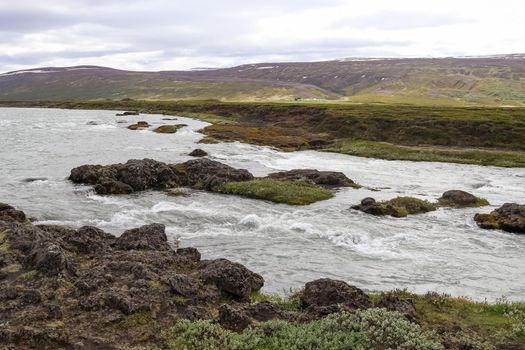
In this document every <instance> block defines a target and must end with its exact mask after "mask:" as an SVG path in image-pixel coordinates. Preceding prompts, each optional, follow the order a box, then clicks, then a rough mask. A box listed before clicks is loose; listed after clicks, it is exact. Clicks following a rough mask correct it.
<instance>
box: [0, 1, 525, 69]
mask: <svg viewBox="0 0 525 350" xmlns="http://www.w3.org/2000/svg"><path fill="white" fill-rule="evenodd" d="M524 13H525V2H524V1H523V0H498V1H492V0H476V1H474V0H472V1H471V0H435V1H434V0H433V1H429V0H419V1H414V0H396V1H391V0H365V1H363V0H359V1H354V0H317V1H314V0H171V1H168V0H138V1H131V0H67V1H66V0H46V1H33V0H31V1H29V0H16V1H13V0H0V72H6V71H10V70H16V69H25V68H32V67H41V66H71V65H80V64H94V65H103V66H110V67H114V68H122V69H138V70H139V69H140V70H174V69H189V68H194V67H223V66H232V65H236V64H242V63H254V62H275V61H313V60H325V59H334V58H343V57H413V56H418V57H440V56H460V55H488V54H502V53H522V52H525V38H524V33H525V21H524V20H523V14H524Z"/></svg>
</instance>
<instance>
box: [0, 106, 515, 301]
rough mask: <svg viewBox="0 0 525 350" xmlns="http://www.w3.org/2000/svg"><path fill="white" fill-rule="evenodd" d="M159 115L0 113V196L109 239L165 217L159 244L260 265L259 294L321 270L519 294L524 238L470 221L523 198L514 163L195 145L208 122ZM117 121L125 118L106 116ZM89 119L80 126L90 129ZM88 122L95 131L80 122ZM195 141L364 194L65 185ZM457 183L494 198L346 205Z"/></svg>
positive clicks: (360, 279) (260, 167)
mask: <svg viewBox="0 0 525 350" xmlns="http://www.w3.org/2000/svg"><path fill="white" fill-rule="evenodd" d="M163 118H166V116H161V115H140V116H126V117H116V116H115V111H82V110H56V109H15V108H0V127H1V130H2V136H1V138H0V164H1V167H0V202H5V203H9V204H11V205H13V206H16V207H18V208H20V209H21V210H24V211H25V212H26V214H28V215H29V216H30V217H33V218H35V219H36V220H37V221H38V223H42V224H64V225H70V226H73V227H79V226H83V225H94V226H98V227H100V228H102V229H104V230H106V231H108V232H111V233H114V234H116V235H119V234H120V233H122V232H123V231H124V230H126V229H129V228H133V227H137V226H140V225H143V224H148V223H153V222H158V223H162V224H165V225H166V227H167V233H168V236H169V238H170V239H171V240H174V241H175V240H180V245H181V246H193V247H197V248H198V249H199V250H200V251H201V253H202V255H203V258H218V257H224V258H228V259H230V260H233V261H237V262H240V263H242V264H244V265H246V266H247V267H249V268H250V269H252V270H253V271H256V272H258V273H260V274H261V275H262V276H263V277H264V278H265V280H266V283H265V288H264V290H265V291H266V292H272V293H279V294H283V293H285V291H286V290H288V289H289V288H298V287H301V286H302V285H303V284H304V283H305V282H307V281H310V280H313V279H316V278H320V277H330V278H336V279H343V280H345V281H347V282H348V283H350V284H353V285H356V286H358V287H361V288H364V289H366V290H390V289H394V288H407V289H408V290H410V291H414V292H418V293H424V292H426V291H438V292H446V293H449V294H452V295H463V296H469V297H471V298H473V299H477V300H484V299H487V300H491V301H493V300H495V299H496V298H499V297H502V296H505V297H507V298H508V299H510V300H522V299H523V296H524V295H525V278H524V276H525V235H521V236H520V235H515V234H510V233H504V232H501V231H486V230H482V229H480V228H478V227H477V226H476V224H475V223H474V220H473V216H474V214H475V213H477V212H489V211H491V210H493V209H494V208H496V207H498V206H500V205H501V204H503V203H505V202H518V203H523V202H525V169H523V168H519V169H504V168H496V167H479V166H471V165H458V164H448V163H430V162H406V161H385V160H374V159H367V158H359V157H352V156H347V155H341V154H334V153H322V152H316V151H304V152H292V153H284V152H280V151H277V150H274V149H271V148H268V147H259V146H253V145H248V144H242V143H220V144H213V145H204V144H203V145H200V144H199V145H197V142H198V141H199V140H200V139H201V138H202V137H203V135H202V134H200V133H199V132H198V130H200V129H201V128H203V127H204V126H206V125H208V124H207V123H204V122H201V121H196V120H192V119H188V118H182V117H180V118H178V120H176V121H163V120H162V119H163ZM122 119H124V120H125V121H126V123H118V121H121V120H122ZM139 120H147V121H148V122H149V123H150V124H153V125H154V126H156V125H161V124H180V123H182V124H187V125H188V126H187V127H185V128H182V129H180V130H179V131H178V132H177V133H176V134H156V133H154V132H152V131H151V130H142V131H130V130H128V129H127V128H126V126H127V125H129V124H131V123H132V122H136V121H139ZM89 122H92V123H89ZM93 124H96V125H93ZM197 147H198V148H202V149H204V150H205V151H207V152H208V153H209V154H210V158H211V159H214V160H217V161H220V162H223V163H226V164H228V165H231V166H234V167H237V168H245V169H248V170H249V171H251V172H252V173H253V174H254V175H256V176H262V175H265V174H268V173H270V172H275V171H278V170H290V169H296V168H314V169H318V170H336V171H342V172H344V173H345V174H346V175H347V176H348V177H349V178H351V179H353V180H354V181H356V182H358V183H359V184H361V185H363V186H366V187H369V188H379V189H381V191H379V192H373V191H371V190H369V189H366V188H363V189H359V190H356V189H341V190H339V191H338V192H337V194H336V196H335V197H334V198H333V199H330V200H327V201H323V202H318V203H315V204H313V205H309V206H304V207H294V206H288V205H279V204H273V203H268V202H265V201H259V200H251V199H245V198H239V197H235V196H225V195H219V194H212V193H207V192H202V191H191V196H189V197H169V196H167V195H166V194H165V193H164V192H159V191H147V192H140V193H134V194H132V195H121V196H99V195H96V194H95V193H94V192H93V190H92V189H91V188H90V187H87V186H78V185H73V184H72V183H70V182H69V181H68V180H67V176H68V175H69V171H70V170H71V169H72V168H73V167H76V166H79V165H82V164H110V163H118V162H125V161H127V160H128V159H133V158H135V159H142V158H152V159H155V160H159V161H164V162H169V163H178V162H183V161H186V160H188V159H191V157H189V156H187V154H188V153H189V152H190V151H192V150H193V149H195V148H197ZM450 189H462V190H466V191H469V192H472V193H474V194H475V195H478V196H480V197H484V198H486V199H488V200H489V201H490V202H491V204H493V206H491V207H485V208H477V209H439V210H437V211H435V212H431V213H428V214H423V215H416V216H410V217H408V218H403V219H395V218H390V217H384V218H378V217H373V216H370V215H367V214H364V213H361V212H357V211H354V210H351V209H349V208H350V206H351V205H353V204H356V203H358V202H359V201H360V200H361V199H362V198H364V197H368V196H372V197H375V198H376V199H389V198H392V197H396V196H405V195H406V196H416V197H419V198H423V199H429V200H435V199H436V198H438V197H439V196H440V195H441V194H442V193H443V192H444V191H446V190H450Z"/></svg>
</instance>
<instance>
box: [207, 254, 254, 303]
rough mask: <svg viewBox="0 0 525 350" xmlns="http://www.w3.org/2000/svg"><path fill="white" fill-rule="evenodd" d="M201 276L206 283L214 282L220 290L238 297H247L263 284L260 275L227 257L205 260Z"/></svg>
mask: <svg viewBox="0 0 525 350" xmlns="http://www.w3.org/2000/svg"><path fill="white" fill-rule="evenodd" d="M201 277H202V279H203V280H204V281H205V282H206V283H212V284H215V285H216V286H217V288H219V289H220V290H222V291H224V292H227V293H230V294H232V295H233V296H235V297H237V298H239V299H247V298H248V296H249V295H250V294H251V293H252V292H256V291H258V290H259V289H261V288H262V286H263V285H264V279H263V278H262V277H261V275H259V274H256V273H254V272H252V271H250V270H248V269H247V268H246V267H244V266H242V265H241V264H238V263H234V262H231V261H229V260H227V259H217V260H211V261H207V262H206V263H205V266H204V269H203V271H202V273H201Z"/></svg>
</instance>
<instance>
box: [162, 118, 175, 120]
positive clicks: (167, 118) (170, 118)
mask: <svg viewBox="0 0 525 350" xmlns="http://www.w3.org/2000/svg"><path fill="white" fill-rule="evenodd" d="M162 120H178V119H177V118H162Z"/></svg>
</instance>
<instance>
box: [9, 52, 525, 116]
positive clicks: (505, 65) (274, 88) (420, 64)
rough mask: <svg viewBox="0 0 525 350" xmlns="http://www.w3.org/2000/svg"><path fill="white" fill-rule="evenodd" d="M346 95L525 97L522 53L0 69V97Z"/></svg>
mask: <svg viewBox="0 0 525 350" xmlns="http://www.w3.org/2000/svg"><path fill="white" fill-rule="evenodd" d="M103 98H112V99H119V98H136V99H150V100H165V99H209V98H215V99H221V100H294V99H319V100H350V101H355V102H403V103H405V102H406V103H424V104H458V105H465V104H473V105H477V104H483V105H520V106H521V105H525V55H501V56H486V57H463V58H432V59H430V58H413V59H351V58H350V59H342V60H337V61H324V62H297V63H259V64H248V65H242V66H237V67H233V68H225V69H200V70H192V71H163V72H133V71H123V70H117V69H111V68H104V67H97V66H78V67H67V68H38V69H31V70H23V71H16V72H9V73H4V74H0V100H64V99H80V100H89V99H103Z"/></svg>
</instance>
